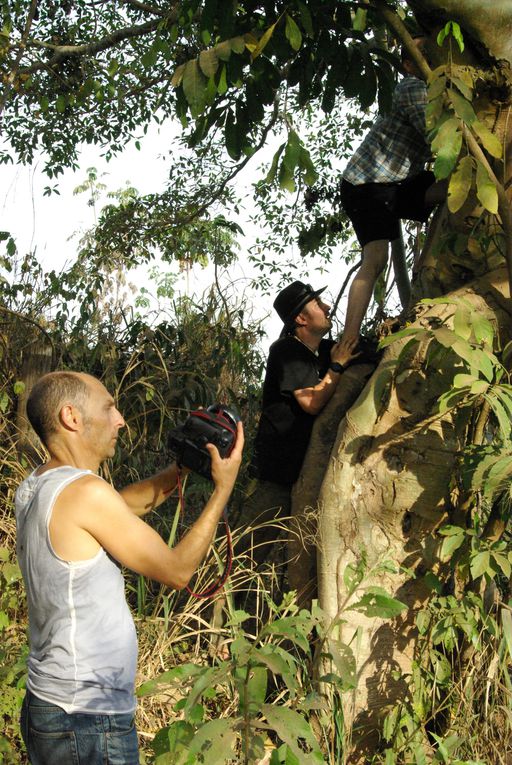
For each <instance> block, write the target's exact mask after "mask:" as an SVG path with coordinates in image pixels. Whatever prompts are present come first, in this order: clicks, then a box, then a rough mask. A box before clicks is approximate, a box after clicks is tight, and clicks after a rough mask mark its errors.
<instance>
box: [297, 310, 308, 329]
mask: <svg viewBox="0 0 512 765" xmlns="http://www.w3.org/2000/svg"><path fill="white" fill-rule="evenodd" d="M294 322H295V326H296V327H303V326H304V325H305V324H306V315H305V314H304V313H302V311H301V313H299V314H297V316H296V317H295V319H294Z"/></svg>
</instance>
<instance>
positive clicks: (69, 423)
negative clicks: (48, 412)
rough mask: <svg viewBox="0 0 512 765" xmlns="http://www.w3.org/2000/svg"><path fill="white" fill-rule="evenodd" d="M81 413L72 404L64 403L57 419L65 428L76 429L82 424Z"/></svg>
mask: <svg viewBox="0 0 512 765" xmlns="http://www.w3.org/2000/svg"><path fill="white" fill-rule="evenodd" d="M82 419H83V418H82V413H81V411H80V410H79V409H77V408H76V406H73V404H64V406H63V407H62V409H61V410H60V412H59V421H60V423H61V425H62V426H63V427H64V428H65V429H66V430H72V431H76V430H78V429H79V428H80V426H81V425H82Z"/></svg>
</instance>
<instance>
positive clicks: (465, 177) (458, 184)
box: [447, 156, 473, 213]
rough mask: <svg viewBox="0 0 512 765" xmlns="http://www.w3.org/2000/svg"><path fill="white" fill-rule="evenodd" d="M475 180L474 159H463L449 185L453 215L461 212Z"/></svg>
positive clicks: (449, 205) (450, 205) (449, 198)
mask: <svg viewBox="0 0 512 765" xmlns="http://www.w3.org/2000/svg"><path fill="white" fill-rule="evenodd" d="M472 180H473V159H472V157H470V156H466V157H462V159H461V160H460V162H459V164H458V165H457V169H456V170H455V172H454V173H453V175H452V177H451V178H450V183H449V184H448V200H447V203H448V209H449V210H450V212H451V213H456V212H457V210H460V208H461V207H462V205H463V204H464V202H465V201H466V199H467V197H468V194H469V192H470V190H471V183H472Z"/></svg>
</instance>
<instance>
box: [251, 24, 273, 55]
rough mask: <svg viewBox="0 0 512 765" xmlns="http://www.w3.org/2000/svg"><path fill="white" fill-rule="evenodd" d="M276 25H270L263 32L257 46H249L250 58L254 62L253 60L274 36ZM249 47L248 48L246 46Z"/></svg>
mask: <svg viewBox="0 0 512 765" xmlns="http://www.w3.org/2000/svg"><path fill="white" fill-rule="evenodd" d="M275 27H276V25H275V24H272V25H271V26H270V27H269V28H268V29H266V30H265V32H264V33H263V34H262V36H261V37H260V39H259V41H258V44H257V45H256V46H251V58H252V60H253V61H254V59H255V58H257V57H258V56H259V55H260V54H261V53H262V52H263V50H264V49H265V47H266V45H267V43H268V41H269V40H270V38H271V37H272V35H273V34H274V29H275ZM248 47H249V46H248Z"/></svg>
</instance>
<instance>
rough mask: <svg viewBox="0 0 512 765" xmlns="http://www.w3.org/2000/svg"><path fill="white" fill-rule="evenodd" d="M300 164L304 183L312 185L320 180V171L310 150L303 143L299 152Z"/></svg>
mask: <svg viewBox="0 0 512 765" xmlns="http://www.w3.org/2000/svg"><path fill="white" fill-rule="evenodd" d="M299 166H300V168H301V170H302V171H303V178H304V183H305V184H306V185H307V186H312V185H313V184H314V183H316V181H317V180H318V173H317V171H316V168H315V166H314V164H313V161H312V159H311V156H310V154H309V151H308V150H307V149H306V148H305V147H304V146H302V145H301V147H300V153H299Z"/></svg>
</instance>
